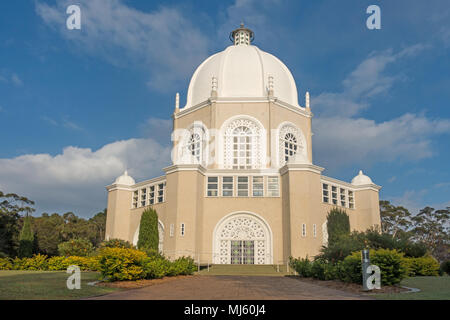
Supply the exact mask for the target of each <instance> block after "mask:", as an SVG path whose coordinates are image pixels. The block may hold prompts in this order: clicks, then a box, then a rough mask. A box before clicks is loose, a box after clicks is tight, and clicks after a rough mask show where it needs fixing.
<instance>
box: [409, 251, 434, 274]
mask: <svg viewBox="0 0 450 320" xmlns="http://www.w3.org/2000/svg"><path fill="white" fill-rule="evenodd" d="M405 260H406V261H405V264H406V265H407V268H408V276H410V277H416V276H438V275H439V267H440V266H439V262H438V261H437V260H436V259H434V258H433V257H431V256H427V257H419V258H405Z"/></svg>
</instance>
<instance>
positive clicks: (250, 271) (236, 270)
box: [198, 264, 288, 276]
mask: <svg viewBox="0 0 450 320" xmlns="http://www.w3.org/2000/svg"><path fill="white" fill-rule="evenodd" d="M198 274H199V275H254V276H258V275H263V276H284V275H287V274H288V273H287V272H286V267H285V266H284V268H283V266H280V268H279V272H278V271H277V266H276V265H243V264H234V265H231V264H215V265H212V266H210V267H209V271H208V268H203V269H202V270H200V272H198Z"/></svg>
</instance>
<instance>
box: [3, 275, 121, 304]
mask: <svg viewBox="0 0 450 320" xmlns="http://www.w3.org/2000/svg"><path fill="white" fill-rule="evenodd" d="M69 276H70V275H69V274H67V273H66V272H64V271H0V300H73V299H81V298H86V297H90V296H98V295H103V294H106V293H110V292H113V291H116V290H117V289H115V288H105V287H97V286H90V285H88V282H92V281H96V280H98V278H99V273H98V272H82V273H81V289H79V290H77V289H74V290H69V289H67V286H66V281H67V278H68V277H69Z"/></svg>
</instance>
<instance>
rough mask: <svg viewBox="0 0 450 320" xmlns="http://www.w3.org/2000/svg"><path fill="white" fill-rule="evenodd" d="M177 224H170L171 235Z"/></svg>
mask: <svg viewBox="0 0 450 320" xmlns="http://www.w3.org/2000/svg"><path fill="white" fill-rule="evenodd" d="M174 229H175V226H174V225H173V223H171V224H170V236H171V237H173V234H174Z"/></svg>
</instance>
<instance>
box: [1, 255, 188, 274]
mask: <svg viewBox="0 0 450 320" xmlns="http://www.w3.org/2000/svg"><path fill="white" fill-rule="evenodd" d="M151 253H152V254H151V255H147V254H146V253H145V252H143V251H140V250H136V249H130V248H103V249H101V250H100V254H99V255H98V256H93V257H77V256H69V257H63V256H58V257H51V258H48V257H47V256H45V255H40V254H38V255H34V256H33V257H32V258H15V259H11V258H0V270H42V271H59V270H67V267H69V266H71V265H76V266H79V267H80V269H81V270H82V271H100V272H101V274H102V278H103V279H104V280H106V281H120V280H139V279H157V278H162V277H165V276H177V275H190V274H193V273H194V271H195V270H196V265H195V263H194V260H193V259H192V258H190V257H181V258H178V259H177V260H175V261H169V260H167V259H166V258H164V257H163V256H162V255H159V254H158V255H155V254H153V252H151Z"/></svg>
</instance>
